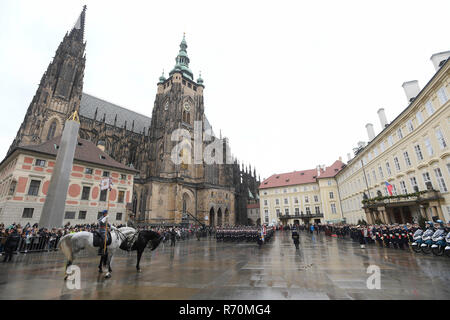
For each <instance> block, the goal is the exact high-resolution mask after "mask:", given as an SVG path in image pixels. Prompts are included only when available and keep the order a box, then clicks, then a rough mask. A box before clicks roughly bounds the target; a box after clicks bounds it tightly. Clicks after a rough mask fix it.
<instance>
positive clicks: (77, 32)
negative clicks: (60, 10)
mask: <svg viewBox="0 0 450 320" xmlns="http://www.w3.org/2000/svg"><path fill="white" fill-rule="evenodd" d="M85 19H86V6H83V11H81V13H80V16H79V17H78V19H77V22H75V25H74V26H73V28H72V31H70V34H69V35H70V36H71V37H73V38H74V39H76V40H78V41H80V42H83V41H84V23H85Z"/></svg>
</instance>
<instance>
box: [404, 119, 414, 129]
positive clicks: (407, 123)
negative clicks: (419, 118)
mask: <svg viewBox="0 0 450 320" xmlns="http://www.w3.org/2000/svg"><path fill="white" fill-rule="evenodd" d="M406 126H407V127H408V131H409V132H413V130H414V127H413V123H412V120H411V119H410V120H408V121H407V122H406Z"/></svg>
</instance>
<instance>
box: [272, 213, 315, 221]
mask: <svg viewBox="0 0 450 320" xmlns="http://www.w3.org/2000/svg"><path fill="white" fill-rule="evenodd" d="M278 218H279V219H280V220H287V219H311V218H323V213H309V214H305V213H304V214H288V215H286V214H283V215H279V216H278Z"/></svg>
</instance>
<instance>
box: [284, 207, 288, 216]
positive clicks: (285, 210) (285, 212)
mask: <svg viewBox="0 0 450 320" xmlns="http://www.w3.org/2000/svg"><path fill="white" fill-rule="evenodd" d="M284 214H285V215H286V216H288V215H289V208H285V209H284Z"/></svg>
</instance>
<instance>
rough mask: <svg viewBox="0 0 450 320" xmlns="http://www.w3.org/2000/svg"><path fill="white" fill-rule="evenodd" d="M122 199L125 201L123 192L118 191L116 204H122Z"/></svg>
mask: <svg viewBox="0 0 450 320" xmlns="http://www.w3.org/2000/svg"><path fill="white" fill-rule="evenodd" d="M124 199H125V191H123V190H119V196H118V198H117V202H118V203H123V201H124Z"/></svg>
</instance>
